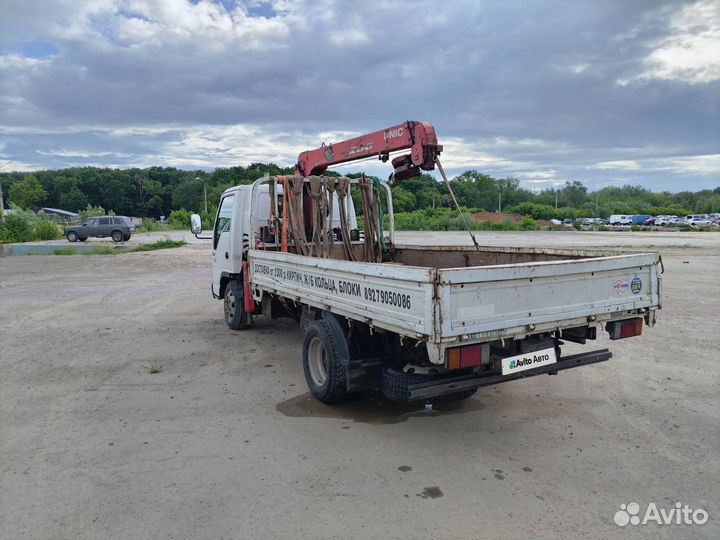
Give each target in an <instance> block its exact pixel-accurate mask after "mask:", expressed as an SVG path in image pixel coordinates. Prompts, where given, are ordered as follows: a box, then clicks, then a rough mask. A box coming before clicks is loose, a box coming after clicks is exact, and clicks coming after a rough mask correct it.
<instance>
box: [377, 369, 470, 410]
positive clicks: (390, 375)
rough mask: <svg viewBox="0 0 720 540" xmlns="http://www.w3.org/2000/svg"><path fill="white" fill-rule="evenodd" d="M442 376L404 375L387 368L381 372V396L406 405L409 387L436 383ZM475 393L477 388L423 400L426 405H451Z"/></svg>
mask: <svg viewBox="0 0 720 540" xmlns="http://www.w3.org/2000/svg"><path fill="white" fill-rule="evenodd" d="M441 379H442V376H438V375H428V374H420V373H405V372H403V371H401V370H398V369H395V368H390V367H387V368H385V369H384V370H383V376H382V387H381V391H382V393H383V395H384V396H385V397H386V398H388V399H391V400H393V401H400V402H403V403H407V402H408V401H410V386H411V385H413V384H420V383H426V382H432V381H438V382H439V380H441ZM475 392H477V388H470V389H467V390H459V391H458V392H453V393H451V394H445V395H442V396H436V397H432V398H428V399H426V400H425V402H426V403H451V402H453V401H461V400H463V399H467V398H469V397H472V396H473V395H475Z"/></svg>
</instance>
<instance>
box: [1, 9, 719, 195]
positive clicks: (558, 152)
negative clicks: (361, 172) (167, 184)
mask: <svg viewBox="0 0 720 540" xmlns="http://www.w3.org/2000/svg"><path fill="white" fill-rule="evenodd" d="M407 119H412V120H425V121H428V122H430V123H431V124H433V125H434V126H435V128H436V130H437V133H438V138H439V142H440V143H441V144H444V146H445V151H444V153H443V155H442V158H443V162H444V164H445V166H446V168H447V169H449V170H450V172H451V173H454V174H457V173H458V172H461V171H462V170H465V169H469V168H474V169H477V170H480V171H482V172H485V173H487V174H491V175H493V176H498V177H505V176H514V177H517V178H519V179H520V180H521V182H522V184H523V185H524V186H525V187H528V188H531V189H541V188H545V187H551V186H553V185H555V184H558V183H563V182H564V181H565V180H580V181H582V182H584V183H586V184H587V185H588V186H590V187H591V188H596V187H599V186H603V185H622V184H626V183H630V184H642V185H644V186H646V187H648V188H650V189H653V190H666V189H667V190H670V191H680V190H684V189H693V190H696V189H701V188H714V187H717V186H718V185H720V3H719V2H717V1H716V0H701V1H697V2H694V1H690V2H671V1H668V2H660V1H657V0H654V1H644V0H632V1H623V0H617V1H614V0H596V1H581V0H580V1H571V0H566V1H558V2H551V1H536V2H535V1H534V2H526V1H519V2H513V1H502V2H501V1H496V2H480V1H467V2H464V1H460V0H457V1H434V2H433V1H409V0H407V1H397V2H396V1H391V0H372V1H371V0H354V1H342V0H338V1H333V0H273V1H270V2H265V1H256V0H218V1H212V0H195V1H187V0H55V1H51V0H0V160H1V161H2V162H5V161H8V160H12V161H13V163H11V164H9V165H8V166H6V167H5V168H4V169H3V171H8V170H13V169H14V170H32V169H38V168H59V167H67V166H76V165H95V166H109V167H135V166H139V167H145V166H152V165H161V166H175V167H181V168H189V169H194V168H204V169H212V168H214V167H227V166H231V165H246V164H248V163H250V162H253V161H273V162H275V163H278V164H282V165H289V164H292V163H294V161H295V159H296V157H297V154H298V153H299V152H300V151H302V150H306V149H309V148H314V147H317V146H319V145H320V143H322V142H333V141H337V140H342V139H344V138H347V137H349V136H352V135H355V134H361V133H366V132H369V131H375V130H378V129H382V128H385V127H389V126H392V125H395V124H397V123H400V122H402V121H404V120H407ZM357 168H358V167H357V166H356V167H352V169H353V170H355V169H357ZM362 168H364V169H365V170H366V171H368V172H372V173H376V174H382V175H383V177H385V176H387V174H388V173H389V165H377V164H376V163H374V162H369V163H363V164H362Z"/></svg>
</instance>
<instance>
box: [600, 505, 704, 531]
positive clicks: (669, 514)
mask: <svg viewBox="0 0 720 540" xmlns="http://www.w3.org/2000/svg"><path fill="white" fill-rule="evenodd" d="M613 519H614V520H615V525H619V526H620V527H625V526H626V525H628V524H630V525H646V524H648V523H651V522H652V523H656V524H657V525H704V524H705V523H707V520H708V513H707V512H706V511H705V510H703V509H702V508H698V509H696V510H693V509H692V508H690V507H689V506H688V505H687V504H685V505H683V504H682V503H680V502H677V503H675V506H674V507H673V508H670V509H669V510H667V509H665V508H658V507H657V505H656V504H655V503H650V504H648V506H647V508H646V509H645V513H644V514H643V516H642V518H641V517H640V505H639V504H638V503H636V502H631V503H628V504H621V505H620V510H618V511H617V512H615V516H614V517H613Z"/></svg>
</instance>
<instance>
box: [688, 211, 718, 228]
mask: <svg viewBox="0 0 720 540" xmlns="http://www.w3.org/2000/svg"><path fill="white" fill-rule="evenodd" d="M685 223H686V224H688V225H690V226H692V227H704V226H707V225H712V223H713V222H712V220H711V219H710V218H709V217H708V216H707V215H706V214H691V215H689V216H685Z"/></svg>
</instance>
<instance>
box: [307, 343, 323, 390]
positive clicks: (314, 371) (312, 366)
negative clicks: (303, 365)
mask: <svg viewBox="0 0 720 540" xmlns="http://www.w3.org/2000/svg"><path fill="white" fill-rule="evenodd" d="M327 368H328V362H327V356H326V354H325V346H324V345H323V343H322V341H320V338H319V337H317V336H313V337H312V338H311V339H310V343H308V370H309V371H310V378H312V380H313V383H315V384H316V385H317V386H323V385H324V384H325V381H327V372H328V369H327Z"/></svg>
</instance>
